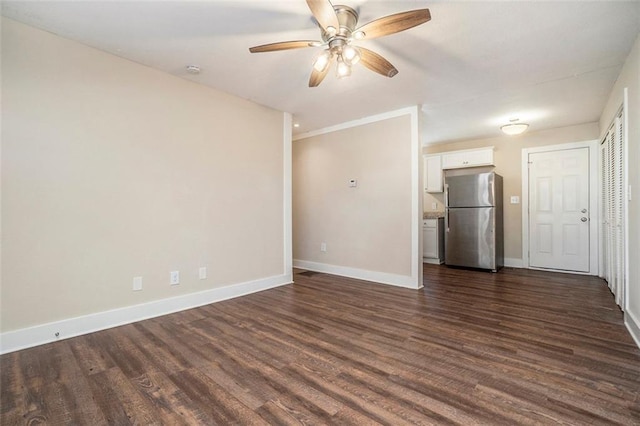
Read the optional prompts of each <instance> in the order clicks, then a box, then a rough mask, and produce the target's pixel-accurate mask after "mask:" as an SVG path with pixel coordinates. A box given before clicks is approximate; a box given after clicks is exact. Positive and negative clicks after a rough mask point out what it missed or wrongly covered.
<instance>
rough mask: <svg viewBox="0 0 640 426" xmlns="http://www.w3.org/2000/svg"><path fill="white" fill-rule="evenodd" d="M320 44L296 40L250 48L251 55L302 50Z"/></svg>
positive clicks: (312, 41)
mask: <svg viewBox="0 0 640 426" xmlns="http://www.w3.org/2000/svg"><path fill="white" fill-rule="evenodd" d="M318 43H320V42H319V41H316V40H295V41H281V42H279V43H270V44H263V45H261V46H254V47H250V48H249V52H251V53H259V52H275V51H277V50H289V49H300V48H302V47H313V46H315V45H317V44H318Z"/></svg>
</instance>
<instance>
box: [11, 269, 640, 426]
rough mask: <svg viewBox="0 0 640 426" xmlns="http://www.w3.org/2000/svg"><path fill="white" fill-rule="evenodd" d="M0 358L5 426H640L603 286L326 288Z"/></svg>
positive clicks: (629, 346) (439, 280) (638, 359)
mask: <svg viewBox="0 0 640 426" xmlns="http://www.w3.org/2000/svg"><path fill="white" fill-rule="evenodd" d="M300 272H301V271H297V273H296V274H295V284H294V285H288V286H284V287H280V288H277V289H273V290H268V291H264V292H261V293H256V294H253V295H250V296H246V297H242V298H238V299H233V300H229V301H225V302H221V303H216V304H213V305H208V306H205V307H201V308H197V309H192V310H189V311H184V312H181V313H177V314H172V315H167V316H164V317H161V318H156V319H152V320H147V321H142V322H139V323H135V324H131V325H126V326H123V327H118V328H114V329H110V330H106V331H102V332H98V333H93V334H90V335H86V336H81V337H77V338H73V339H69V340H64V341H60V342H56V343H53V344H49V345H44V346H40V347H36V348H32V349H27V350H23V351H19V352H15V353H10V354H6V355H3V356H2V357H1V358H0V363H1V364H0V367H1V376H2V382H1V386H2V388H1V394H2V398H1V400H2V407H1V411H0V424H2V425H17V424H40V423H43V424H45V423H46V424H51V425H66V424H77V425H100V424H115V425H127V424H140V425H149V424H168V425H176V424H204V425H212V424H223V425H228V424H251V425H254V424H278V425H280V424H357V425H364V424H375V423H381V424H389V425H401V424H406V423H416V424H462V425H471V424H491V425H494V424H506V425H515V424H574V425H585V424H624V425H632V424H636V425H637V424H640V351H639V350H638V348H637V347H636V346H635V344H634V342H633V341H632V339H631V337H630V336H629V334H628V332H627V330H626V329H625V327H624V325H623V323H622V314H621V312H620V310H619V309H618V308H617V307H616V306H615V304H614V302H613V297H612V296H611V294H610V293H609V291H608V289H607V287H606V285H605V283H604V282H603V281H602V280H600V279H597V278H593V277H585V276H577V275H564V274H553V273H546V272H539V271H529V270H517V269H504V270H502V271H501V272H499V273H497V274H491V273H487V272H476V271H464V270H456V269H450V268H447V267H438V266H432V265H425V277H426V279H427V281H428V284H427V285H426V286H425V289H424V290H420V291H416V290H408V289H401V288H395V287H390V286H384V285H377V284H372V283H366V282H362V281H358V280H353V279H347V278H340V277H335V276H331V275H326V274H317V273H311V272H306V273H300Z"/></svg>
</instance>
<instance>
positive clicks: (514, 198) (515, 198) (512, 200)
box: [511, 195, 520, 204]
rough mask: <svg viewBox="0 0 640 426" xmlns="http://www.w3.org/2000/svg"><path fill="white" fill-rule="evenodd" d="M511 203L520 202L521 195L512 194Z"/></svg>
mask: <svg viewBox="0 0 640 426" xmlns="http://www.w3.org/2000/svg"><path fill="white" fill-rule="evenodd" d="M511 204H520V197H519V196H517V195H512V196H511Z"/></svg>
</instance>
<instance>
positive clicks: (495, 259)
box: [444, 172, 504, 272]
mask: <svg viewBox="0 0 640 426" xmlns="http://www.w3.org/2000/svg"><path fill="white" fill-rule="evenodd" d="M444 187H445V205H446V214H445V234H444V235H445V236H444V245H445V256H444V263H445V264H446V265H452V266H466V267H470V268H480V269H490V270H491V271H493V272H497V271H498V269H500V268H501V267H502V266H503V265H504V244H503V230H502V176H500V175H497V174H495V173H494V172H488V173H476V174H465V175H457V176H449V175H445V185H444Z"/></svg>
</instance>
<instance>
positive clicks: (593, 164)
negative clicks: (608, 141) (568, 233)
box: [522, 140, 600, 275]
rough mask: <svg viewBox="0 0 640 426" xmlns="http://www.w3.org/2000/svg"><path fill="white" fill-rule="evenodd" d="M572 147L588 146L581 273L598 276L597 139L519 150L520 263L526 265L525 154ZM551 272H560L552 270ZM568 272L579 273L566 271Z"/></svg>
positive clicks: (527, 206)
mask: <svg viewBox="0 0 640 426" xmlns="http://www.w3.org/2000/svg"><path fill="white" fill-rule="evenodd" d="M575 148H589V218H590V220H589V272H584V273H582V274H585V275H598V266H599V262H598V250H599V246H598V241H599V240H598V223H600V211H599V210H598V197H599V196H598V188H599V186H598V158H599V152H598V141H597V140H592V141H583V142H572V143H565V144H561V145H547V146H541V147H537V148H523V149H522V266H523V267H524V268H530V269H542V268H532V267H531V266H529V154H532V153H538V152H552V151H564V150H567V149H575ZM553 271H555V272H564V271H558V270H556V269H553ZM566 272H567V273H571V274H580V273H581V272H574V271H566Z"/></svg>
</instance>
